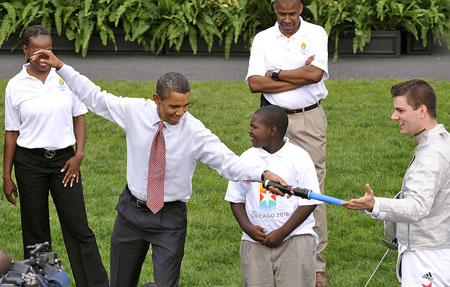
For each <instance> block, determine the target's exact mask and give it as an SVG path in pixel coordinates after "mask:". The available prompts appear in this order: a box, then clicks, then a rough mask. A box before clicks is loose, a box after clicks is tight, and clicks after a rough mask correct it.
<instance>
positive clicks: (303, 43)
mask: <svg viewBox="0 0 450 287" xmlns="http://www.w3.org/2000/svg"><path fill="white" fill-rule="evenodd" d="M301 47H302V50H305V49H306V43H305V42H302V46H301Z"/></svg>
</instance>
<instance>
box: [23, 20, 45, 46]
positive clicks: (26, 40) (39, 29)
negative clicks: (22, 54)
mask: <svg viewBox="0 0 450 287" xmlns="http://www.w3.org/2000/svg"><path fill="white" fill-rule="evenodd" d="M39 35H45V36H51V34H50V31H49V30H48V29H47V28H45V27H44V26H41V25H33V26H30V27H28V28H27V29H26V30H25V32H23V34H22V44H23V45H25V46H28V45H30V38H31V37H37V36H39Z"/></svg>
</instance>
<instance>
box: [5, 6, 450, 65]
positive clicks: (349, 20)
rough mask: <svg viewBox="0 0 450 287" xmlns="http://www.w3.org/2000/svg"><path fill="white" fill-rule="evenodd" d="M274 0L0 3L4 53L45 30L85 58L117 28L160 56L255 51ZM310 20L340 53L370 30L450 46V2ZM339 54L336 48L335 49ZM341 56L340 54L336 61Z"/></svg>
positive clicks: (311, 10) (327, 13) (332, 10)
mask: <svg viewBox="0 0 450 287" xmlns="http://www.w3.org/2000/svg"><path fill="white" fill-rule="evenodd" d="M273 2H274V0H160V1H155V0H97V1H92V0H41V1H36V0H34V1H29V0H10V1H3V2H2V3H0V46H1V45H2V44H3V43H4V42H5V41H6V40H7V39H8V38H9V37H10V36H12V35H14V36H20V35H21V34H22V33H23V31H24V29H25V28H26V27H28V26H30V25H33V24H41V25H43V26H46V27H48V28H49V29H51V30H53V31H55V30H56V32H57V33H58V35H60V36H61V35H65V36H66V37H67V39H69V40H71V41H73V42H74V45H75V51H76V52H81V54H82V55H83V56H85V55H86V53H87V51H88V48H89V41H90V39H91V36H92V35H93V34H94V33H95V34H98V35H99V36H100V39H101V41H102V44H103V45H107V44H108V42H111V43H112V44H114V46H116V38H115V37H116V36H115V34H114V29H115V28H121V29H123V31H124V36H123V37H124V40H125V41H131V42H136V43H138V44H139V45H141V46H143V47H144V48H145V49H146V50H150V51H151V52H153V53H155V54H159V53H161V51H162V50H163V49H164V47H165V46H166V45H168V47H169V48H175V49H176V50H178V51H179V50H180V47H181V44H182V43H183V41H184V40H185V39H187V40H188V41H189V44H190V46H191V48H192V50H193V52H194V53H196V52H197V41H198V39H199V38H202V39H204V41H205V42H206V43H207V45H208V49H209V51H211V48H212V46H213V44H214V43H218V44H219V45H223V47H224V48H225V57H226V58H228V57H229V55H230V47H231V44H232V43H233V42H234V43H237V41H238V38H239V37H242V38H243V40H244V41H245V43H246V46H247V47H250V46H251V42H252V40H253V37H254V35H255V34H256V31H257V30H261V29H265V28H268V27H270V26H272V25H273V23H274V22H275V19H276V17H275V14H274V12H273V7H272V4H273ZM302 2H303V4H304V9H303V17H304V19H306V20H308V21H311V22H313V23H316V24H318V25H321V26H323V27H324V28H325V30H326V31H327V33H328V35H329V36H330V41H332V42H334V43H335V45H336V47H337V44H338V41H339V37H340V36H341V35H346V34H350V35H353V36H354V41H353V49H354V52H355V53H356V51H357V49H360V50H362V49H363V48H364V46H365V45H366V44H367V43H368V42H369V41H370V32H371V30H401V31H408V32H410V33H412V34H413V35H414V36H415V37H416V39H419V38H420V39H421V40H422V41H423V44H424V45H426V44H427V43H426V41H427V38H426V35H427V33H432V35H433V36H434V38H438V39H440V38H441V37H443V39H444V40H445V41H446V42H447V43H450V1H449V0H339V1H337V0H304V1H302ZM336 51H337V49H336ZM336 56H337V54H336Z"/></svg>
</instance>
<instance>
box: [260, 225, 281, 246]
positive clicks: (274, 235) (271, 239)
mask: <svg viewBox="0 0 450 287" xmlns="http://www.w3.org/2000/svg"><path fill="white" fill-rule="evenodd" d="M285 237H286V235H285V234H284V232H283V231H282V230H280V229H276V230H274V231H272V232H270V233H269V234H268V235H267V237H266V238H265V239H264V240H263V242H262V244H263V245H265V246H267V247H277V246H278V245H280V244H281V243H283V240H284V238H285Z"/></svg>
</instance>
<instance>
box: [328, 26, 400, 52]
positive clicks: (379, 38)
mask: <svg viewBox="0 0 450 287" xmlns="http://www.w3.org/2000/svg"><path fill="white" fill-rule="evenodd" d="M334 51H335V48H334V41H328V52H329V54H331V55H333V54H334ZM400 51H401V34H400V31H372V32H371V38H370V42H369V43H367V44H366V46H364V49H363V51H359V50H357V51H356V54H355V53H353V37H352V36H343V37H340V38H339V43H338V56H339V57H346V56H363V57H379V56H381V57H400Z"/></svg>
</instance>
